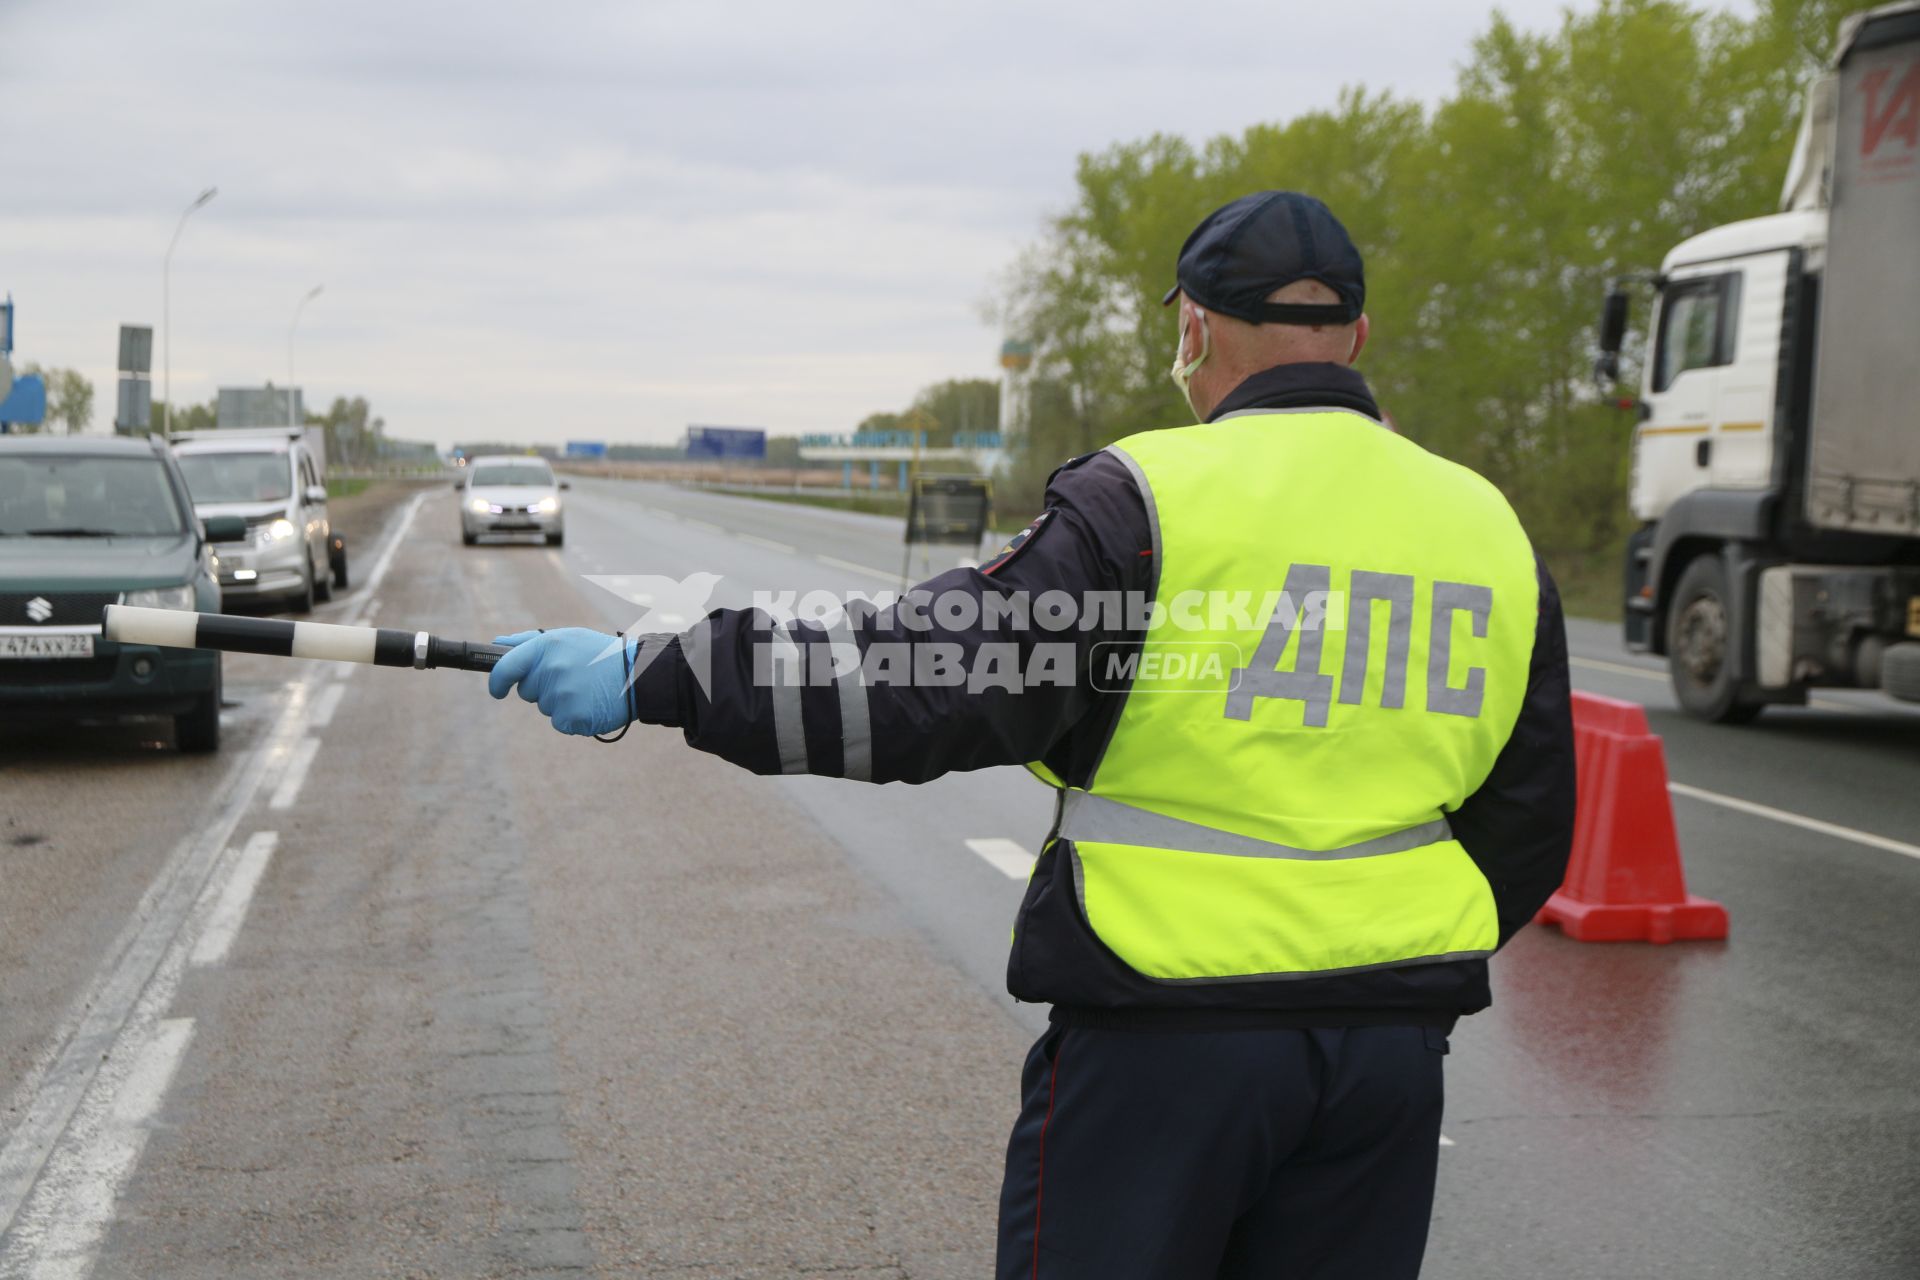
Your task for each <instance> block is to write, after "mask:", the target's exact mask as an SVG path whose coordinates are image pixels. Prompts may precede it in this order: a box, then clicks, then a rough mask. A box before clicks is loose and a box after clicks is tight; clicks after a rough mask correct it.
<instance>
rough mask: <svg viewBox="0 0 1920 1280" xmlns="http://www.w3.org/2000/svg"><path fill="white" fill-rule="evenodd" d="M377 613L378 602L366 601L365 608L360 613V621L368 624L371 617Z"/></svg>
mask: <svg viewBox="0 0 1920 1280" xmlns="http://www.w3.org/2000/svg"><path fill="white" fill-rule="evenodd" d="M379 612H380V602H379V601H378V600H369V601H367V607H366V608H364V609H362V610H361V611H360V620H361V621H362V622H369V621H371V620H372V619H373V615H374V614H376V613H379Z"/></svg>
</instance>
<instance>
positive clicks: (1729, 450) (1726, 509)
mask: <svg viewBox="0 0 1920 1280" xmlns="http://www.w3.org/2000/svg"><path fill="white" fill-rule="evenodd" d="M1653 285H1654V289H1655V292H1656V295H1657V296H1656V301H1655V305H1654V310H1653V315H1652V319H1651V322H1650V324H1649V327H1648V330H1647V333H1648V335H1649V346H1650V350H1648V352H1647V353H1646V359H1645V361H1644V365H1645V368H1644V373H1643V378H1642V387H1641V392H1640V395H1639V397H1638V402H1637V404H1638V409H1639V413H1640V422H1639V424H1638V426H1637V427H1636V429H1635V432H1634V439H1633V459H1632V474H1631V479H1630V481H1629V500H1630V503H1631V506H1632V510H1633V514H1634V515H1635V516H1636V517H1637V518H1638V519H1639V520H1640V521H1641V522H1642V523H1641V525H1640V526H1639V528H1638V529H1637V530H1636V531H1635V532H1634V533H1633V534H1632V536H1631V537H1630V539H1629V541H1628V547H1627V559H1626V567H1625V568H1626V572H1625V631H1626V643H1627V646H1628V648H1630V649H1633V650H1636V651H1640V652H1647V653H1655V654H1661V655H1664V656H1665V657H1666V659H1667V663H1668V669H1669V672H1670V674H1671V677H1672V681H1673V689H1674V693H1675V696H1676V697H1677V698H1678V700H1679V702H1680V705H1681V706H1682V707H1683V708H1684V709H1685V710H1686V711H1688V712H1689V713H1691V714H1693V715H1696V716H1699V717H1701V718H1703V719H1707V720H1713V721H1721V722H1743V721H1747V720H1751V719H1752V718H1753V717H1754V716H1756V715H1758V714H1759V713H1760V712H1761V711H1762V710H1763V709H1764V708H1765V707H1767V706H1768V705H1770V704H1778V703H1786V704H1804V703H1805V701H1806V699H1807V692H1808V690H1809V689H1812V688H1816V687H1821V686H1829V687H1845V688H1866V689H1881V690H1884V691H1885V692H1886V693H1888V694H1890V695H1892V696H1893V697H1896V698H1900V699H1904V700H1906V701H1920V0H1903V2H1902V3H1898V4H1889V5H1885V6H1882V7H1880V8H1877V9H1874V10H1871V11H1869V12H1866V13H1862V14H1857V15H1855V16H1853V17H1851V18H1848V19H1847V20H1846V21H1845V22H1844V23H1842V25H1841V27H1840V32H1839V40H1838V43H1837V48H1836V52H1835V55H1834V58H1833V62H1832V65H1831V67H1830V69H1829V70H1828V71H1827V72H1826V73H1825V74H1824V75H1823V76H1822V77H1821V78H1820V79H1819V80H1818V81H1817V82H1816V83H1815V84H1814V86H1813V88H1812V90H1811V92H1810V94H1809V100H1808V103H1807V109H1806V113H1805V116H1804V118H1803V121H1802V124H1801V128H1800V136H1799V139H1798V141H1797V142H1796V144H1795V148H1794V155H1793V159H1792V162H1791V164H1790V165H1789V169H1788V174H1787V180H1786V184H1785V188H1784V190H1783V192H1782V197H1781V209H1780V211H1779V212H1777V213H1774V214H1770V215H1768V216H1765V217H1760V218H1752V219H1748V220H1746V221H1743V222H1736V223H1732V224H1729V225H1727V226H1722V227H1715V228H1713V229H1711V230H1708V231H1704V232H1702V233H1701V234H1699V235H1696V236H1693V237H1692V238H1690V239H1688V240H1686V241H1684V242H1682V243H1681V244H1679V245H1677V246H1675V247H1674V248H1673V250H1672V251H1671V252H1669V253H1668V254H1667V256H1666V259H1665V261H1664V262H1662V264H1661V266H1660V270H1659V273H1658V275H1657V276H1655V277H1654V278H1653ZM1630 306H1631V301H1630V296H1629V294H1628V292H1627V285H1626V284H1625V283H1624V282H1616V283H1615V284H1614V286H1613V287H1612V289H1611V290H1610V292H1609V294H1608V297H1607V300H1606V306H1605V310H1604V312H1603V314H1602V320H1601V333H1600V348H1601V352H1602V355H1601V365H1602V371H1603V375H1611V374H1616V373H1617V371H1618V367H1619V365H1618V354H1619V351H1620V349H1621V346H1622V342H1623V338H1624V335H1625V332H1626V328H1627V319H1628V312H1629V309H1630Z"/></svg>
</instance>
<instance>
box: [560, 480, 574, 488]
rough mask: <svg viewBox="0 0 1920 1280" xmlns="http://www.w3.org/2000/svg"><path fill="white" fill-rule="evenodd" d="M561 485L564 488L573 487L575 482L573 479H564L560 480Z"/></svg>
mask: <svg viewBox="0 0 1920 1280" xmlns="http://www.w3.org/2000/svg"><path fill="white" fill-rule="evenodd" d="M560 487H561V488H562V489H571V488H573V482H572V481H571V480H562V481H561V482H560Z"/></svg>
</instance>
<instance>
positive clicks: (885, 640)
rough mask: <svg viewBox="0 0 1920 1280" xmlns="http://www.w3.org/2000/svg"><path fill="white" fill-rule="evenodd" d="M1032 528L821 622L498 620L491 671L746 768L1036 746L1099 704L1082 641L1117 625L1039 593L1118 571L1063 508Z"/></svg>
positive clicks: (847, 773)
mask: <svg viewBox="0 0 1920 1280" xmlns="http://www.w3.org/2000/svg"><path fill="white" fill-rule="evenodd" d="M1039 529H1044V531H1045V537H1044V541H1043V542H1035V543H1033V545H1031V546H1029V547H1028V548H1027V549H1026V550H1023V551H1022V552H1021V554H1019V555H1018V556H1014V557H1011V558H1009V559H1007V560H1006V561H1005V563H995V564H990V565H989V566H987V567H986V569H984V570H983V569H954V570H951V571H949V572H947V573H943V574H940V575H939V576H937V577H935V578H933V579H930V580H929V581H927V582H924V583H922V584H920V585H919V586H918V587H916V588H914V589H913V590H912V591H911V592H909V593H908V594H907V596H906V597H905V598H903V599H902V600H901V601H899V602H897V603H896V604H894V605H893V606H892V607H884V608H883V607H879V606H876V605H874V604H871V603H869V602H865V601H854V602H852V603H851V605H850V606H849V607H848V608H847V609H845V610H844V611H842V612H840V613H839V614H837V615H834V616H831V617H828V618H825V619H824V620H820V621H812V620H807V619H780V620H777V619H775V618H773V617H771V616H770V615H769V614H767V613H766V612H764V611H762V610H758V609H721V610H716V611H714V612H713V613H711V614H709V615H708V616H707V617H706V618H705V619H703V620H702V621H701V622H700V623H699V624H698V625H696V626H694V627H693V628H691V629H689V630H688V631H686V632H683V633H681V634H679V635H672V636H669V635H647V636H640V637H630V638H628V640H627V641H626V643H625V647H624V648H623V647H622V644H621V642H620V640H619V639H617V638H616V637H614V636H610V635H605V634H603V633H600V632H595V631H584V630H577V629H570V630H566V631H550V632H546V633H544V634H541V633H529V632H523V633H521V634H520V635H517V636H508V637H504V638H502V640H501V641H500V643H503V644H511V645H513V646H514V649H513V652H512V653H510V654H508V655H507V656H506V657H504V658H502V659H501V660H500V664H499V665H498V666H497V667H495V669H494V672H493V676H492V679H491V681H490V685H489V687H490V690H491V692H492V693H493V695H494V696H495V697H497V698H504V697H505V696H506V695H507V694H508V693H509V692H512V691H513V690H514V689H516V688H517V689H518V690H519V693H520V696H521V697H522V698H524V699H526V700H527V701H529V702H535V703H538V704H539V706H540V709H541V711H542V712H544V713H545V714H546V715H547V716H548V717H549V718H551V719H552V721H553V723H554V727H555V728H557V729H559V730H561V731H562V732H566V733H577V734H588V733H598V734H606V733H610V732H614V731H617V730H619V729H620V728H621V727H622V726H623V725H625V724H626V723H627V722H628V719H629V717H631V719H633V720H635V721H639V722H641V723H644V724H654V725H670V726H674V727H677V728H679V729H680V730H681V731H682V732H683V733H684V734H685V736H686V739H687V742H688V743H689V744H691V745H692V746H694V747H696V748H698V749H700V750H702V751H708V752H712V753H713V754H715V755H719V756H722V757H724V758H726V759H728V760H731V761H732V762H733V763H735V764H738V765H740V766H742V767H744V768H747V769H751V770H753V771H754V772H756V773H815V774H824V775H827V776H832V777H845V778H856V779H861V780H866V781H873V782H893V781H907V782H923V781H926V780H928V779H930V778H935V777H938V776H939V775H941V774H943V773H947V772H950V771H954V770H965V769H978V768H983V767H986V766H989V765H1002V764H1021V763H1026V762H1027V761H1031V760H1037V759H1039V758H1040V757H1041V756H1043V755H1044V754H1045V753H1046V751H1047V749H1048V748H1049V747H1050V746H1052V745H1053V744H1054V743H1055V742H1056V741H1058V740H1059V738H1060V737H1061V736H1062V735H1063V734H1064V733H1066V732H1067V731H1068V730H1069V729H1070V728H1071V727H1072V726H1073V725H1074V723H1075V722H1076V721H1078V720H1079V719H1080V718H1081V717H1082V716H1084V715H1085V714H1086V713H1087V712H1088V710H1089V708H1090V707H1091V706H1092V705H1093V703H1094V701H1095V699H1096V697H1097V695H1096V694H1095V693H1094V692H1093V691H1092V690H1091V689H1090V688H1089V685H1088V681H1087V679H1086V671H1087V667H1088V665H1089V654H1090V653H1091V651H1092V648H1093V646H1094V645H1095V644H1098V643H1101V642H1103V641H1111V640H1114V639H1116V638H1117V637H1116V635H1115V634H1114V633H1113V632H1112V631H1111V630H1110V629H1103V628H1099V627H1082V626H1079V625H1078V624H1077V622H1076V621H1070V622H1069V625H1066V626H1064V627H1062V626H1059V625H1051V626H1050V625H1047V623H1046V622H1045V621H1042V620H1038V619H1036V613H1035V602H1036V601H1038V600H1039V598H1040V597H1041V596H1043V595H1045V594H1046V593H1047V592H1050V591H1051V592H1062V593H1065V598H1070V599H1074V600H1083V599H1085V598H1087V596H1088V594H1089V593H1091V592H1103V591H1104V592H1109V593H1111V592H1114V591H1117V590H1119V589H1120V588H1121V587H1122V586H1123V585H1124V584H1123V583H1121V582H1120V581H1119V580H1118V579H1117V578H1115V577H1114V575H1113V565H1114V563H1115V561H1116V557H1114V556H1112V555H1102V554H1101V553H1100V551H1099V549H1098V548H1097V546H1096V545H1095V542H1096V540H1095V539H1093V538H1092V536H1091V535H1090V533H1089V532H1088V531H1087V530H1086V529H1085V528H1084V527H1083V526H1082V525H1081V523H1080V522H1079V521H1078V518H1077V516H1076V514H1075V513H1074V512H1073V511H1072V510H1071V509H1070V508H1065V507H1063V508H1058V509H1053V510H1051V512H1050V514H1049V516H1048V517H1047V518H1046V519H1045V520H1044V521H1043V522H1039V523H1037V524H1036V530H1039ZM1110 578H1112V579H1113V580H1111V581H1110V580H1109V579H1110Z"/></svg>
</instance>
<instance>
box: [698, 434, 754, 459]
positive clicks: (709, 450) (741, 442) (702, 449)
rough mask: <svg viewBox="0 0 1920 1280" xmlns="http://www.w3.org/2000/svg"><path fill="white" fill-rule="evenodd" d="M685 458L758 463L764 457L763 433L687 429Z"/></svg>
mask: <svg viewBox="0 0 1920 1280" xmlns="http://www.w3.org/2000/svg"><path fill="white" fill-rule="evenodd" d="M687 456H688V457H689V458H708V459H738V460H750V459H751V460H758V459H763V458H765V457H766V456H767V433H766V431H765V430H763V429H762V428H759V427H688V428H687Z"/></svg>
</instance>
